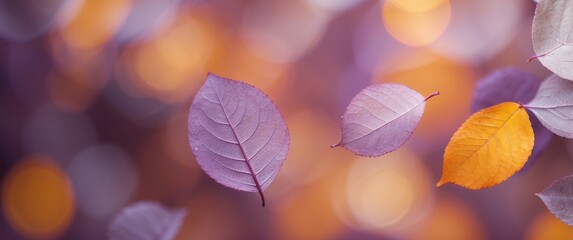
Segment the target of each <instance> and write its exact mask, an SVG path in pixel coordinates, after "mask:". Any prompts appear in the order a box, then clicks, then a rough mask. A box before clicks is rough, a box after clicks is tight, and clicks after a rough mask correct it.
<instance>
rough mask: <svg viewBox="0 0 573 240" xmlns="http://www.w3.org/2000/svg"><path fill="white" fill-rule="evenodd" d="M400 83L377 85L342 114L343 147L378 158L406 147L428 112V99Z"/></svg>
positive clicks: (361, 154) (362, 93)
mask: <svg viewBox="0 0 573 240" xmlns="http://www.w3.org/2000/svg"><path fill="white" fill-rule="evenodd" d="M439 94H440V93H438V92H436V93H433V94H432V95H430V96H428V97H427V98H425V99H424V97H422V95H420V94H419V93H418V92H416V91H414V90H412V89H410V88H408V87H406V86H403V85H399V84H376V85H372V86H369V87H367V88H365V89H364V90H362V91H361V92H360V93H358V95H356V96H355V97H354V98H353V99H352V101H351V102H350V105H349V106H348V108H346V112H345V113H344V115H343V116H342V127H341V128H342V140H341V141H340V143H338V144H335V145H333V146H332V147H336V146H342V147H345V148H346V149H348V150H350V151H351V152H353V153H355V154H357V155H360V156H366V157H376V156H380V155H383V154H386V153H389V152H392V151H394V150H396V149H397V148H399V147H400V146H402V144H404V143H405V142H406V141H407V140H408V139H409V138H410V136H411V135H412V133H413V132H414V129H415V128H416V126H418V123H419V122H420V118H421V117H422V114H423V113H424V107H425V105H426V100H428V99H429V98H431V97H433V96H436V95H439Z"/></svg>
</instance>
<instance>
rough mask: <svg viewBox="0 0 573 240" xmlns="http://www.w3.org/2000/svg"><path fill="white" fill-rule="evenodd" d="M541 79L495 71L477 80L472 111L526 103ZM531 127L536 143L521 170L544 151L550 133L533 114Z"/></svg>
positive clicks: (533, 94) (508, 69)
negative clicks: (504, 104) (512, 103)
mask: <svg viewBox="0 0 573 240" xmlns="http://www.w3.org/2000/svg"><path fill="white" fill-rule="evenodd" d="M540 84H541V79H539V78H537V77H536V76H534V75H533V74H531V73H528V72H524V71H521V70H519V69H516V68H505V69H501V70H498V71H495V72H493V73H491V74H489V75H487V76H486V77H484V78H483V79H481V80H479V81H478V83H477V85H476V88H475V91H474V96H473V99H472V105H471V111H472V112H477V111H479V110H482V109H484V108H488V107H491V106H493V105H496V104H498V103H502V102H518V103H526V102H529V101H531V100H532V99H533V97H535V93H536V92H537V90H538V89H539V85H540ZM529 115H530V116H531V117H530V118H529V119H530V121H531V127H532V128H533V132H534V133H535V144H534V146H533V151H532V153H531V156H529V160H528V161H527V163H526V165H525V166H524V167H523V169H526V168H527V167H528V166H530V165H531V164H532V163H533V162H535V160H536V159H537V158H539V156H541V154H542V153H543V151H544V150H545V148H546V147H547V145H549V142H551V138H552V137H553V134H552V133H551V131H549V130H548V129H547V128H545V127H544V126H543V125H542V124H541V122H539V120H538V119H537V117H535V116H534V115H532V114H529Z"/></svg>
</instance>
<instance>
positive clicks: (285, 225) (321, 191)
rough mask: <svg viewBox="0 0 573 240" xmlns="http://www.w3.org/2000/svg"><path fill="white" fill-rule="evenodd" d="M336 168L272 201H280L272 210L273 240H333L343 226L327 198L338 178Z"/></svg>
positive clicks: (330, 194)
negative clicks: (273, 214) (273, 216)
mask: <svg viewBox="0 0 573 240" xmlns="http://www.w3.org/2000/svg"><path fill="white" fill-rule="evenodd" d="M316 160H317V161H318V159H316ZM322 160H332V159H322ZM339 166H340V168H343V167H346V166H345V165H343V164H341V165H339ZM340 168H336V167H332V168H330V171H327V172H326V173H325V174H324V175H323V176H322V177H321V178H320V179H319V180H317V181H315V182H313V183H311V184H308V185H307V186H304V187H302V186H301V187H299V189H298V190H297V191H295V192H292V193H291V194H289V195H288V196H283V197H281V199H276V200H273V202H275V201H277V202H278V201H281V200H282V201H283V202H282V203H281V204H280V205H278V206H277V207H276V208H275V209H273V210H275V221H276V222H275V225H274V227H275V229H276V231H277V239H285V240H286V239H336V236H338V235H339V234H340V233H341V232H342V230H343V226H344V225H343V224H342V222H341V221H340V220H339V219H338V217H337V215H336V212H335V210H334V206H333V203H332V201H331V198H332V190H333V188H334V187H336V184H337V182H338V181H337V179H339V178H340V177H341V174H339V172H340ZM278 203H280V202H278Z"/></svg>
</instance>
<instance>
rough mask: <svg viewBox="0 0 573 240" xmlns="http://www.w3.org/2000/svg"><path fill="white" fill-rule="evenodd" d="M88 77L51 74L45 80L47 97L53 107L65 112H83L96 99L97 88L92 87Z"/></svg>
mask: <svg viewBox="0 0 573 240" xmlns="http://www.w3.org/2000/svg"><path fill="white" fill-rule="evenodd" d="M85 78H89V77H88V76H83V75H81V74H78V75H76V76H64V75H63V74H58V73H55V72H52V73H51V74H50V75H49V76H48V79H47V85H48V86H47V88H48V95H49V96H50V100H52V102H53V103H54V105H56V106H58V107H59V108H60V109H63V110H67V111H74V112H77V111H82V110H85V109H86V108H87V107H88V106H89V105H90V104H91V103H92V102H93V101H94V100H95V98H96V96H97V94H98V93H99V90H100V89H99V87H96V86H93V84H90V83H92V81H91V80H86V79H85Z"/></svg>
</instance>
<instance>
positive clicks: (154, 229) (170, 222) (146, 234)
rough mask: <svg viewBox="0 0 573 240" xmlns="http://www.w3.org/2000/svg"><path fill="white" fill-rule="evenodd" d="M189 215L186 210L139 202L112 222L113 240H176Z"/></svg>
mask: <svg viewBox="0 0 573 240" xmlns="http://www.w3.org/2000/svg"><path fill="white" fill-rule="evenodd" d="M185 215H187V211H186V210H185V209H168V208H166V207H163V206H161V205H160V204H159V203H156V202H137V203H134V204H132V205H130V206H127V207H126V208H124V209H123V210H122V211H121V212H120V213H119V214H118V215H117V216H116V217H115V218H114V219H113V220H112V222H111V224H110V225H109V230H108V237H109V239H112V240H156V239H162V240H168V239H174V238H175V235H176V234H177V232H179V228H180V227H181V224H182V223H183V220H184V218H185Z"/></svg>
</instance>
